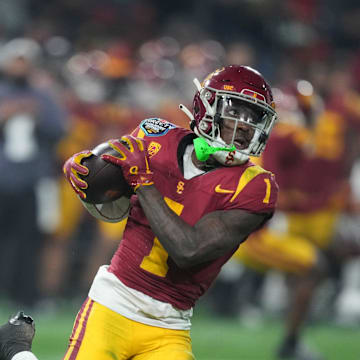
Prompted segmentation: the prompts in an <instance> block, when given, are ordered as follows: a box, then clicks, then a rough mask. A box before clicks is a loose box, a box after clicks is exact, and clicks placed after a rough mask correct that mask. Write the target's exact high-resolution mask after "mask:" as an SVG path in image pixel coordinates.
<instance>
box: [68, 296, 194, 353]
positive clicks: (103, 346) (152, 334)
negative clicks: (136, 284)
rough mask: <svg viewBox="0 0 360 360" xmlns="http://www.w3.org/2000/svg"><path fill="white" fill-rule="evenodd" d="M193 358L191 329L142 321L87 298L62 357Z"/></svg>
mask: <svg viewBox="0 0 360 360" xmlns="http://www.w3.org/2000/svg"><path fill="white" fill-rule="evenodd" d="M75 359H76V360H127V359H131V360H194V359H195V357H194V355H193V354H192V350H191V338H190V331H188V330H170V329H163V328H159V327H154V326H149V325H145V324H141V323H139V322H136V321H133V320H129V319H127V318H125V317H124V316H122V315H119V314H118V313H116V312H114V311H112V310H110V309H108V308H107V307H105V306H103V305H100V304H99V303H97V302H95V301H93V300H91V299H87V300H86V301H85V303H84V304H83V306H82V308H81V309H80V311H79V313H78V315H77V317H76V320H75V323H74V328H73V332H72V334H71V337H70V342H69V346H68V350H67V352H66V354H65V357H64V358H63V360H75Z"/></svg>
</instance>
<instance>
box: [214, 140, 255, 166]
mask: <svg viewBox="0 0 360 360" xmlns="http://www.w3.org/2000/svg"><path fill="white" fill-rule="evenodd" d="M213 143H214V144H218V145H222V144H223V145H225V146H226V143H225V141H224V140H223V139H222V138H221V137H220V134H218V136H217V138H216V140H215V141H214V142H213ZM228 149H230V150H228V152H225V151H218V152H216V153H214V154H213V157H214V158H215V159H216V160H217V161H218V162H219V163H221V164H223V165H226V166H236V165H241V164H244V163H246V162H247V161H248V160H249V156H248V155H247V154H244V153H241V152H239V151H235V145H232V147H231V148H229V147H228Z"/></svg>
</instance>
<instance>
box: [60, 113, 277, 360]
mask: <svg viewBox="0 0 360 360" xmlns="http://www.w3.org/2000/svg"><path fill="white" fill-rule="evenodd" d="M133 135H135V136H137V137H140V138H143V139H144V140H145V142H146V145H147V149H148V154H149V162H150V168H151V169H152V171H153V172H154V182H155V186H156V187H157V188H158V190H159V191H160V192H161V193H162V195H163V196H164V199H165V201H166V203H167V205H168V206H169V207H170V208H171V209H172V210H173V211H174V212H175V213H176V214H177V215H178V216H180V217H181V218H182V219H183V220H184V221H186V222H187V223H188V224H190V225H195V224H196V223H197V222H198V221H199V220H200V219H201V218H202V217H203V216H204V215H206V214H208V213H210V212H214V211H221V210H230V209H242V210H247V211H250V212H257V213H269V214H272V212H273V211H274V207H275V203H276V199H277V192H278V188H277V185H276V182H275V179H274V176H273V175H272V173H270V172H267V171H265V170H264V169H262V168H261V167H259V166H257V165H254V164H253V163H252V162H250V161H249V162H247V163H245V164H243V165H241V166H233V167H219V168H216V169H213V170H211V171H208V172H205V173H204V172H203V173H199V170H198V169H197V172H198V173H197V174H196V170H194V169H193V170H191V166H193V165H192V161H191V152H192V149H193V145H192V141H193V139H194V136H195V135H194V133H193V132H191V131H189V130H185V129H183V128H179V127H176V126H175V125H173V124H171V123H169V122H166V121H164V120H161V119H147V120H144V121H143V122H141V124H140V126H139V127H138V128H137V129H135V131H134V132H133ZM189 149H190V150H191V151H190V152H189ZM189 171H190V174H191V175H190V176H188V175H185V176H184V173H185V174H189ZM191 171H192V172H191ZM200 172H201V171H200ZM131 205H132V208H131V210H130V214H129V218H128V221H127V225H126V228H125V232H124V235H123V239H122V241H121V243H120V245H119V247H118V250H117V251H116V253H115V254H114V256H113V258H112V261H111V265H110V266H109V267H102V268H100V270H99V273H98V275H97V277H96V278H95V280H94V283H93V286H92V288H91V290H90V293H89V297H90V298H91V299H92V300H95V303H94V302H93V301H92V300H89V301H88V303H87V305H86V306H87V308H86V310H83V311H82V312H81V313H80V314H79V317H78V323H79V324H82V326H83V327H88V326H89V325H86V323H87V319H88V318H89V314H90V317H91V313H92V311H93V307H94V305H93V304H95V306H96V308H97V309H98V312H97V313H98V314H99V313H100V312H101V311H103V312H105V311H107V312H109V310H108V309H111V310H113V315H112V317H113V318H112V321H113V322H115V321H116V322H117V323H119V321H122V322H125V321H126V322H128V321H130V320H133V321H134V324H135V325H134V324H133V326H135V328H136V327H139V326H141V327H142V328H141V330H140V329H139V332H140V331H142V332H144V331H145V332H146V330H145V329H144V328H143V327H144V326H145V325H144V324H147V325H150V328H152V329H153V328H154V327H160V328H166V329H168V330H169V329H170V331H172V330H177V331H179V330H180V331H185V332H186V331H188V330H189V328H190V317H191V315H192V307H193V306H194V304H195V302H196V301H197V299H198V298H199V297H200V296H201V295H202V294H204V292H205V291H206V290H207V289H208V288H209V286H210V284H211V283H212V282H213V280H214V279H215V277H216V276H217V274H218V273H219V271H220V269H221V267H222V265H223V264H224V263H225V262H226V261H227V260H228V259H229V258H230V257H231V256H232V254H233V253H234V252H235V251H236V248H234V249H232V251H229V253H227V254H225V255H223V256H221V257H219V258H217V259H214V260H211V261H208V262H204V263H202V264H199V265H197V266H194V267H192V268H188V269H185V270H184V269H180V268H179V267H178V266H177V265H176V264H175V262H174V261H173V260H172V259H171V258H170V257H169V256H168V253H167V252H166V250H165V249H164V248H163V246H162V245H161V243H160V242H159V240H158V239H157V238H156V237H155V235H154V233H153V232H152V230H151V228H150V226H149V223H148V221H147V219H146V217H145V214H144V212H143V210H142V208H141V205H140V203H139V201H138V199H137V196H133V197H132V199H131ZM204 241H206V239H204ZM124 299H125V300H124ZM99 304H101V305H104V306H105V307H106V308H107V310H104V309H106V308H101V305H99ZM99 307H100V308H101V309H103V310H99ZM84 309H85V308H84ZM89 309H90V310H89ZM144 309H145V310H144ZM87 311H88V312H89V314H88V315H86V312H87ZM119 314H120V315H119ZM119 316H121V318H122V320H119ZM104 317H106V318H109V315H103V316H101V319H102V324H101V323H100V320H99V321H95V320H94V319H95V318H96V315H94V316H93V325H92V327H94V326H97V327H98V330H97V331H99V327H100V326H101V327H104V325H103V322H104ZM123 317H124V318H123ZM129 319H130V320H129ZM139 323H140V324H139ZM136 324H137V325H136ZM124 326H125V324H124ZM86 331H87V332H88V330H86ZM91 331H92V330H90V332H91ZM78 334H79V335H76V333H74V334H73V339H72V346H73V347H75V348H76V346H80V344H81V339H80V337H81V335H80V334H81V331H78ZM184 338H186V339H187V340H186V342H188V341H190V340H189V337H188V334H187V333H186V334H185V335H184ZM127 341H128V342H130V341H133V340H130V339H127ZM89 347H90V349H89ZM184 347H185V349H186V351H189V357H188V358H189V359H192V355H191V347H190V345H189V344H188V345H186V346H185V345H184ZM84 349H86V350H84V351H83V352H82V355H81V356H79V355H78V357H76V359H82V358H84V359H85V358H86V356H87V355H89V352H92V353H94V351H95V350H94V345H91V342H90V341H88V344H87V346H84ZM118 351H120V352H121V351H125V350H124V349H122V348H121V347H118ZM71 352H73V351H72V350H71V348H70V350H69V352H68V354H70V353H71ZM80 353H81V351H80ZM99 356H100V357H99V358H101V356H102V355H101V352H99ZM121 356H123V357H121ZM121 356H120V357H119V358H121V359H127V358H128V357H129V358H130V356H131V354H130V353H128V354H127V356H128V357H125V356H124V355H121ZM166 356H168V357H166ZM67 358H68V359H72V358H71V356H70V355H68V357H67ZM74 358H75V357H74ZM158 358H159V359H162V358H164V359H165V358H168V359H170V358H174V359H175V357H170V355H169V354H168V355H166V354H161V355H159V357H158ZM179 358H184V357H180V356H179Z"/></svg>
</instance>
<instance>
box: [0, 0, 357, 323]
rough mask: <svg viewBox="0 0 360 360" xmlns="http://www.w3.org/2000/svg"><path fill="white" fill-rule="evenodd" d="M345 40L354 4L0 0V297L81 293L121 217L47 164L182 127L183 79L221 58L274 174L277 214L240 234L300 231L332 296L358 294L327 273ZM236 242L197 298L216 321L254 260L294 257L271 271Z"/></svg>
mask: <svg viewBox="0 0 360 360" xmlns="http://www.w3.org/2000/svg"><path fill="white" fill-rule="evenodd" d="M359 44H360V5H359V3H358V1H346V2H344V1H343V2H339V1H335V0H327V1H325V0H288V1H280V0H267V1H265V0H257V1H246V0H241V1H239V0H207V1H205V0H198V1H182V2H175V3H173V2H169V1H146V0H136V1H127V0H102V1H101V2H100V1H95V0H90V1H89V0H87V1H84V0H57V1H49V2H47V3H44V2H43V1H41V0H16V1H15V0H3V1H1V2H0V169H1V175H0V224H1V241H0V244H1V245H0V303H1V302H7V301H10V302H12V303H17V304H21V305H23V306H26V307H28V308H32V307H36V306H38V305H39V304H45V303H46V302H49V301H50V302H51V301H56V299H59V298H61V299H73V298H76V297H77V296H81V297H83V296H84V295H85V294H86V293H87V289H88V286H89V282H90V280H91V279H92V278H93V276H94V274H95V272H96V270H97V268H98V266H99V265H100V264H103V263H106V262H108V261H109V257H110V256H111V254H112V252H113V250H114V249H115V248H116V246H117V244H118V240H119V238H120V237H121V233H122V230H123V227H124V223H123V222H122V223H120V224H105V223H100V222H97V221H96V220H95V219H94V218H92V217H91V216H90V215H89V214H88V213H87V212H86V211H85V210H84V209H83V208H82V205H81V203H80V202H79V201H78V199H77V198H76V196H75V195H74V194H73V192H72V191H71V189H70V187H69V186H67V185H66V184H65V182H64V180H63V179H62V164H63V162H64V161H65V159H67V158H68V157H69V156H70V155H72V154H74V153H75V152H78V151H80V150H83V149H91V148H93V147H94V146H95V145H97V144H98V143H100V142H103V141H105V140H106V139H109V138H114V137H118V136H120V135H122V134H124V133H127V132H129V131H131V130H132V129H133V128H134V127H135V126H136V125H137V123H138V122H139V121H140V120H142V119H144V118H148V117H161V118H164V119H167V120H169V121H171V122H173V123H176V124H179V125H182V126H185V127H187V126H188V125H187V120H186V118H185V116H184V114H182V113H181V111H179V110H178V104H179V103H181V102H182V103H185V104H187V105H189V106H191V101H192V98H193V96H194V93H195V87H194V86H193V83H192V80H193V78H194V77H197V78H199V79H200V80H201V79H203V78H204V76H205V75H206V74H208V73H209V72H210V71H213V70H214V69H216V68H219V67H221V66H223V65H227V64H243V65H250V66H253V67H255V68H256V69H258V70H259V71H261V72H262V73H263V75H264V76H265V77H266V78H267V79H268V80H269V82H270V83H271V84H272V86H273V87H274V88H275V91H274V94H275V100H276V102H277V106H278V112H279V115H280V120H279V124H278V125H277V126H276V128H275V130H274V134H275V135H274V139H275V140H274V144H272V143H271V142H270V143H269V145H268V149H267V150H266V151H265V154H269V156H268V158H266V156H264V158H263V159H261V161H262V162H263V166H264V167H265V168H267V167H269V169H270V170H272V171H274V172H275V174H276V176H277V179H278V182H279V184H280V188H281V191H280V201H279V214H278V215H277V216H276V217H275V218H274V221H273V222H272V224H271V226H270V227H269V228H267V229H264V230H262V232H260V233H259V234H256V236H258V237H261V236H262V237H264V238H266V240H265V241H264V244H267V243H269V242H270V243H271V239H272V237H274V236H275V237H278V238H281V236H287V237H290V238H293V237H301V238H302V239H304V241H303V242H300V245H299V247H300V250H299V253H300V254H304V253H307V254H310V253H311V251H310V250H307V249H308V248H307V246H308V245H306V244H307V243H309V244H311V247H315V248H316V249H318V250H319V251H320V252H324V253H325V254H326V253H327V252H328V249H329V248H331V249H336V250H335V251H333V253H335V254H338V255H339V258H340V255H341V261H340V260H339V259H337V258H336V256H333V255H331V256H330V258H331V260H330V263H331V268H332V271H331V274H332V278H333V279H335V280H334V281H335V284H336V289H337V290H336V292H335V293H336V294H340V293H343V292H344V291H345V290H344V287H346V286H348V288H347V291H351V292H353V293H355V295H357V296H359V293H360V289H359V288H360V284H359V279H358V278H355V279H352V280H351V281H349V282H346V281H345V280H344V277H343V273H344V272H343V269H344V264H346V265H345V266H347V264H349V261H350V260H351V259H353V258H355V257H356V256H358V255H359V254H360V252H359V247H360V235H359V234H360V231H359V230H360V225H359V224H360V223H359V222H358V220H359V218H360V217H359V211H360V182H359V180H358V179H359V172H360V171H359V164H360V162H359V159H360V157H359V154H360V145H359V144H360V141H359V139H360V47H359ZM271 155H272V156H273V157H276V159H274V158H273V159H271ZM274 232H277V233H276V235H274ZM279 233H281V234H280V235H279ZM269 239H270V240H269ZM251 243H254V242H253V241H251V242H249V244H251ZM294 243H296V244H298V243H297V242H296V241H295V242H293V243H291V244H294ZM301 244H305V245H301ZM264 246H265V245H264ZM290 246H291V245H290ZM296 246H298V245H296ZM242 252H243V254H237V256H236V259H235V260H234V262H232V263H231V264H230V267H233V268H236V269H235V270H232V269H230V268H229V267H227V269H225V271H224V275H223V276H222V277H221V278H220V280H219V282H218V284H217V285H216V286H215V288H214V291H213V292H212V294H211V295H210V296H212V297H213V300H212V302H213V303H214V304H215V305H214V310H218V311H219V313H220V314H223V315H229V314H231V315H233V314H234V313H236V314H237V313H239V311H240V308H241V307H242V306H244V304H243V303H244V301H240V300H239V299H238V298H239V297H241V296H239V294H244V293H246V294H247V296H248V299H249V302H250V301H253V302H258V300H257V299H256V296H257V295H256V294H258V291H259V288H263V286H264V283H266V279H267V277H266V276H265V275H264V274H267V273H268V272H267V271H268V270H269V269H270V270H275V271H278V272H280V273H283V272H285V273H287V272H288V271H287V270H288V269H290V271H289V272H290V273H296V272H297V271H300V270H299V268H298V266H300V267H301V265H298V264H297V262H296V259H294V262H291V263H290V264H289V263H287V264H284V266H282V264H280V263H279V262H278V261H275V265H274V264H272V263H271V261H268V262H266V259H268V260H269V257H268V256H261V254H260V252H259V251H257V250H256V249H254V248H253V247H251V245H249V246H248V247H247V249H246V248H244V251H242ZM246 252H248V254H245V255H244V253H246ZM249 254H250V255H251V256H253V257H255V259H256V260H257V261H255V262H254V261H253V262H251V264H248V262H247V261H246V259H245V258H246V257H247V256H250V255H249ZM309 256H311V255H309ZM304 259H305V260H304V261H305V262H306V261H307V260H306V259H307V257H306V255H304ZM289 261H290V260H289ZM254 263H256V264H255V266H252V265H254ZM250 269H251V270H250ZM234 274H235V275H234ZM245 278H246V279H247V280H246V281H245V280H244V279H245ZM239 279H241V281H239ZM347 279H348V278H347ZM249 282H250V284H251V286H250V288H251V290H249V286H248V284H249ZM240 283H241V284H242V285H239V284H240ZM244 284H247V289H245V290H244V286H243V285H244ZM356 286H358V288H356ZM349 289H350V290H349ZM219 292H220V293H221V294H222V295H221V296H220V300H218V299H219ZM224 293H225V294H235V296H227V297H226V298H227V299H229V300H230V299H232V300H233V301H231V302H229V303H226V302H224V296H223V295H224ZM254 294H255V295H254ZM351 299H353V297H352V298H351ZM356 299H357V301H358V300H359V297H358V298H356ZM349 301H350V300H349ZM359 314H360V310H359ZM352 319H353V317H352ZM359 321H360V315H359Z"/></svg>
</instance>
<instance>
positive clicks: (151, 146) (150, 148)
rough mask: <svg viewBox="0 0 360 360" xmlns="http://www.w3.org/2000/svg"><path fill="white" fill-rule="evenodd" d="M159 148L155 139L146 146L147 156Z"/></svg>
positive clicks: (154, 153)
mask: <svg viewBox="0 0 360 360" xmlns="http://www.w3.org/2000/svg"><path fill="white" fill-rule="evenodd" d="M160 149H161V145H160V144H159V143H157V142H155V141H152V142H151V143H150V144H149V146H148V154H149V157H153V156H154V155H156V154H157V153H158V152H159V151H160Z"/></svg>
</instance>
